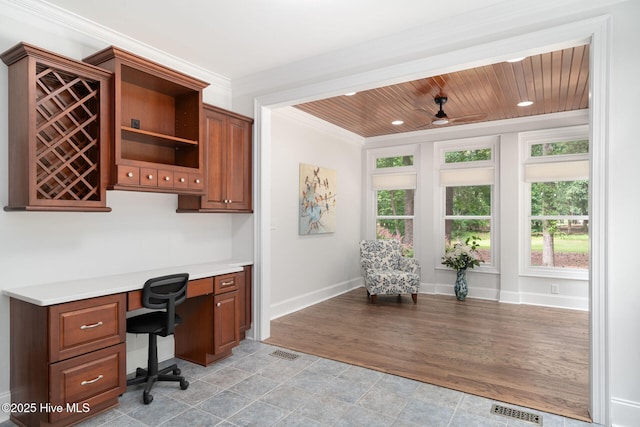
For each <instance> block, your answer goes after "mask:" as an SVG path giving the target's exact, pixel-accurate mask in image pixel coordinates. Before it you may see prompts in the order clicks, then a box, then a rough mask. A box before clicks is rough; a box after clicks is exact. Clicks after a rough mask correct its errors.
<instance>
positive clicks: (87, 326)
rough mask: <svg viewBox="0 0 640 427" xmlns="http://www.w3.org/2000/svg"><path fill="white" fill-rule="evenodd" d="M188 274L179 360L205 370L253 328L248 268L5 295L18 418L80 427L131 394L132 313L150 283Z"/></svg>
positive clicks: (211, 267)
mask: <svg viewBox="0 0 640 427" xmlns="http://www.w3.org/2000/svg"><path fill="white" fill-rule="evenodd" d="M174 273H189V287H188V291H187V297H188V298H187V300H186V301H185V302H184V303H182V304H180V305H179V306H178V307H177V310H178V311H179V314H180V315H181V317H182V318H183V323H182V324H181V325H180V327H178V328H176V330H175V343H176V347H175V354H176V356H177V357H180V358H183V359H186V360H190V361H193V362H196V363H200V364H202V365H207V364H209V363H212V362H213V361H215V360H218V359H220V358H222V357H226V356H228V355H230V354H231V349H232V348H233V347H234V346H236V345H237V344H238V342H239V340H240V339H241V338H244V333H245V331H246V330H247V329H249V328H250V327H251V263H250V262H216V263H203V264H193V265H186V266H177V267H167V268H161V269H154V270H146V271H140V272H132V273H125V274H118V275H112V276H105V277H97V278H89V279H80V280H71V281H64V282H56V283H48V284H41V285H33V286H26V287H22V288H14V289H7V290H3V293H4V294H5V295H7V296H8V297H10V310H11V312H10V322H11V325H10V345H11V379H10V382H11V401H12V409H13V410H14V411H13V412H12V414H11V419H12V420H13V421H14V422H16V423H17V424H19V425H25V426H65V425H70V424H75V423H77V422H79V421H81V420H83V419H85V418H88V417H91V416H94V415H96V414H98V413H100V412H102V411H104V410H106V409H109V408H112V407H114V406H116V405H117V404H118V397H119V396H120V395H121V394H122V393H124V392H125V391H126V312H127V311H130V310H136V309H138V308H141V307H142V304H141V289H142V287H143V286H144V283H145V282H146V281H147V280H148V279H150V278H152V277H158V276H164V275H167V274H174Z"/></svg>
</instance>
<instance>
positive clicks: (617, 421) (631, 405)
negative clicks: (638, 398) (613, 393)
mask: <svg viewBox="0 0 640 427" xmlns="http://www.w3.org/2000/svg"><path fill="white" fill-rule="evenodd" d="M638 420H640V402H632V401H629V400H624V399H617V398H615V397H612V398H611V426H612V427H633V426H637V425H638Z"/></svg>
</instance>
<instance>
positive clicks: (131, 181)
mask: <svg viewBox="0 0 640 427" xmlns="http://www.w3.org/2000/svg"><path fill="white" fill-rule="evenodd" d="M118 184H124V185H140V168H137V167H135V166H122V165H119V166H118Z"/></svg>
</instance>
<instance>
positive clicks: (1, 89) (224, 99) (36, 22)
mask: <svg viewBox="0 0 640 427" xmlns="http://www.w3.org/2000/svg"><path fill="white" fill-rule="evenodd" d="M37 6H38V7H36V8H35V10H31V11H30V12H29V13H27V12H25V11H24V10H22V9H20V8H19V7H18V6H16V5H15V3H8V2H5V1H4V0H0V8H1V11H2V12H1V14H2V25H0V52H4V51H5V50H7V49H9V48H11V47H12V46H14V45H15V44H17V43H18V42H20V41H25V42H28V43H31V44H34V45H36V46H40V47H42V48H45V49H47V50H50V51H53V52H56V53H60V54H63V55H65V56H69V57H72V58H76V59H81V58H83V57H85V56H88V55H89V54H91V53H93V52H96V51H98V50H100V49H102V48H104V47H106V46H109V45H111V44H115V45H118V46H120V47H122V48H124V49H127V50H130V51H133V52H137V53H139V54H141V55H143V56H146V57H148V58H150V59H153V60H155V61H157V62H160V63H163V64H166V65H168V66H171V67H172V68H175V69H179V70H181V71H183V72H186V73H189V74H191V75H194V76H196V77H198V78H201V79H203V80H205V81H209V82H214V81H215V84H214V85H213V86H212V87H211V88H208V89H206V90H205V95H204V97H205V100H206V101H208V102H211V103H215V104H217V105H220V106H222V107H227V108H228V107H229V106H230V83H229V82H228V81H223V80H220V79H219V77H217V76H213V75H208V74H207V73H206V72H205V71H204V70H201V69H197V68H194V67H192V66H190V65H188V64H182V63H181V62H180V61H179V60H177V59H176V58H172V57H165V56H163V54H162V53H161V52H158V51H156V50H154V49H153V48H150V47H148V46H143V45H139V44H137V43H136V42H135V41H134V40H130V39H127V38H125V37H122V36H121V35H117V34H110V33H108V32H106V30H104V29H101V28H96V27H92V26H90V25H87V23H86V22H83V21H81V20H79V19H78V18H73V17H67V16H60V15H58V14H57V13H56V12H55V11H50V10H48V9H47V8H46V5H43V4H41V5H37ZM39 8H41V9H39ZM41 14H42V15H41ZM7 75H8V73H7V67H6V66H5V65H4V64H0V184H1V185H0V205H2V206H6V205H7V202H8V185H7V177H8V158H7V157H8V123H7V121H8V117H7V111H8V95H7V94H8V81H7V79H8V77H7ZM107 205H108V206H109V207H111V208H112V209H113V211H112V212H110V213H64V212H55V213H45V212H5V211H0V271H2V281H0V290H1V289H8V288H15V287H21V286H27V285H31V284H40V283H51V282H56V281H60V280H66V279H78V278H84V277H93V276H102V275H109V274H116V273H121V272H127V271H137V270H145V269H150V268H157V267H163V266H172V265H184V264H192V263H198V262H205V261H217V260H224V259H229V258H232V257H233V256H236V255H239V256H241V257H242V258H243V259H250V258H248V257H247V255H249V256H250V255H251V253H252V250H251V249H252V243H248V244H247V243H246V238H245V239H244V241H243V245H241V246H243V247H242V248H241V249H239V250H235V249H234V238H235V233H236V232H237V231H239V232H241V234H243V236H246V235H247V232H246V231H244V230H245V229H246V228H247V226H246V225H244V223H243V221H242V220H240V219H238V220H236V219H235V218H232V215H227V214H177V213H176V212H175V210H176V208H177V196H176V195H167V194H151V193H138V192H122V191H109V192H107ZM244 216H245V217H249V220H245V221H244V222H248V223H249V224H250V225H249V227H251V228H252V221H251V218H250V217H251V215H244ZM240 230H241V231H240ZM248 234H252V233H248ZM127 340H128V344H129V345H128V346H127V347H128V348H127V350H128V354H127V356H128V357H127V359H128V360H127V361H128V371H131V370H133V369H135V366H144V365H145V364H146V345H147V343H146V337H139V338H138V339H135V337H134V336H131V335H128V338H127ZM159 351H160V357H161V358H166V357H170V356H171V355H172V354H173V345H172V341H171V340H170V339H167V340H164V341H163V342H162V343H160V349H159ZM9 352H10V348H9V299H8V298H7V297H6V296H1V297H0V403H5V402H8V401H9V399H10V395H9ZM7 418H8V414H6V413H4V412H1V413H0V422H2V421H3V420H4V419H7Z"/></svg>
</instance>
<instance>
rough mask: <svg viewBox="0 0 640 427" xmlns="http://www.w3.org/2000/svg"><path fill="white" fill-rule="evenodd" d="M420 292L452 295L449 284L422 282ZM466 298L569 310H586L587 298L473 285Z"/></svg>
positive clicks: (451, 287) (451, 288) (587, 307)
mask: <svg viewBox="0 0 640 427" xmlns="http://www.w3.org/2000/svg"><path fill="white" fill-rule="evenodd" d="M420 292H421V293H426V294H434V295H454V291H453V286H452V285H451V284H441V283H422V284H421V285H420ZM467 298H478V299H486V300H491V301H499V302H502V303H508V304H528V305H540V306H544V307H555V308H565V309H569V310H588V309H589V299H588V298H581V297H572V296H568V295H555V294H537V293H527V292H511V291H501V290H499V289H490V288H479V287H474V288H473V289H469V294H468V295H467Z"/></svg>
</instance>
